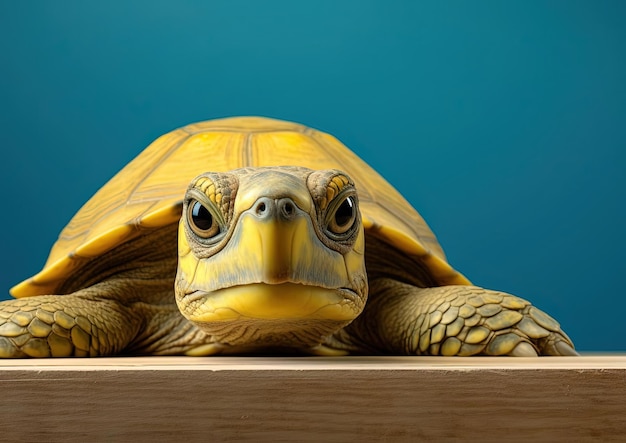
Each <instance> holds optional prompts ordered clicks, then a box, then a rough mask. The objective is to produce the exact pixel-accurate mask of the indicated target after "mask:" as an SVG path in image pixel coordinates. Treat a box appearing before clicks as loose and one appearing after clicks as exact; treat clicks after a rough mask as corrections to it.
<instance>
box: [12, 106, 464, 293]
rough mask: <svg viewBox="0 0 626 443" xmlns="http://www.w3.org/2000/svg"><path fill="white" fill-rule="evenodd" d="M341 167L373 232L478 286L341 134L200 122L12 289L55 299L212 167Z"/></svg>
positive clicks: (82, 217)
mask: <svg viewBox="0 0 626 443" xmlns="http://www.w3.org/2000/svg"><path fill="white" fill-rule="evenodd" d="M282 165H296V166H306V167H308V168H311V169H330V168H336V169H341V170H343V171H345V172H347V173H348V175H350V177H352V179H353V180H354V182H355V184H356V187H357V191H358V193H359V203H360V207H361V213H362V214H363V224H364V227H365V230H366V233H367V231H368V230H376V231H377V234H378V235H379V236H382V237H383V238H385V239H386V240H387V242H388V243H389V244H390V245H391V246H393V247H396V248H398V249H400V250H402V251H404V252H405V253H407V254H410V255H414V256H419V257H420V259H421V260H422V261H424V262H425V263H426V265H427V266H428V268H429V269H430V271H431V272H432V274H433V275H434V277H435V278H436V279H437V281H438V282H439V283H440V284H469V281H468V280H467V279H466V278H465V277H464V276H462V275H461V274H459V273H458V272H456V271H455V270H454V269H452V268H451V267H450V265H449V264H448V263H447V262H446V259H445V255H444V253H443V250H442V249H441V246H439V243H438V242H437V239H436V238H435V235H434V234H433V233H432V231H431V230H430V228H429V227H428V225H427V224H426V222H425V221H424V220H423V219H422V217H421V216H420V215H419V214H418V213H417V211H415V209H413V207H411V205H410V204H409V203H408V202H407V201H406V200H405V199H404V198H403V197H402V195H400V193H398V191H396V190H395V189H394V188H393V187H392V186H391V185H390V184H389V183H388V182H387V181H386V180H385V179H383V178H382V177H381V176H380V175H379V174H378V173H377V172H376V171H374V170H373V169H372V168H371V167H370V166H369V165H367V164H366V163H365V162H364V161H363V160H361V159H360V158H359V157H358V156H357V155H355V154H354V153H353V152H352V151H350V150H349V149H348V148H346V147H345V146H344V145H343V144H342V143H341V142H340V141H339V140H337V139H336V138H335V137H333V136H331V135H329V134H325V133H323V132H320V131H317V130H314V129H311V128H308V127H306V126H303V125H300V124H297V123H291V122H285V121H280V120H274V119H269V118H262V117H233V118H224V119H219V120H210V121H206V122H201V123H195V124H191V125H188V126H185V127H183V128H180V129H177V130H175V131H172V132H170V133H167V134H165V135H163V136H161V137H159V138H158V139H156V140H155V141H154V142H153V143H152V144H151V145H150V146H148V147H147V148H146V149H145V150H144V151H143V152H142V153H141V154H139V155H138V156H137V157H136V158H135V159H134V160H132V161H131V162H130V163H129V164H128V165H126V167H124V168H123V169H122V170H121V171H120V172H119V173H118V174H117V175H115V176H114V177H113V178H112V179H111V180H110V181H109V182H108V183H107V184H105V185H104V186H103V187H102V188H101V189H100V190H99V191H98V192H97V193H96V194H95V195H94V196H93V197H92V198H91V199H90V200H89V201H88V202H87V203H86V204H85V205H84V206H83V207H82V208H81V209H80V210H79V211H78V213H77V214H76V215H75V216H74V218H72V220H71V221H70V223H69V224H68V225H67V226H66V227H65V229H63V231H62V232H61V234H60V235H59V239H58V240H57V242H56V243H55V244H54V246H53V247H52V250H51V251H50V255H49V257H48V260H47V262H46V265H45V266H44V268H43V270H42V271H41V272H39V273H38V274H36V275H35V276H33V277H32V278H30V279H28V280H26V281H24V282H22V283H20V284H18V285H17V286H15V287H13V288H12V289H11V294H12V295H13V296H14V297H26V296H31V295H43V294H55V293H57V289H58V287H59V286H60V284H61V283H62V282H63V280H64V279H65V276H66V275H69V274H70V273H71V272H77V271H79V270H80V268H81V266H82V265H83V264H84V263H86V262H87V261H88V259H90V258H93V257H98V256H100V255H101V254H103V253H105V252H107V251H109V250H111V249H113V248H114V247H115V246H117V245H119V244H120V243H122V242H124V241H126V240H128V239H130V238H132V237H133V236H135V235H137V234H138V233H139V232H141V231H142V228H151V227H160V226H165V225H168V224H171V223H176V222H178V219H179V218H180V212H181V201H182V198H183V195H184V193H185V190H186V188H187V186H188V184H189V182H190V181H191V179H192V178H194V177H195V176H197V175H199V174H201V173H203V172H206V171H229V170H232V169H237V168H241V167H247V166H282Z"/></svg>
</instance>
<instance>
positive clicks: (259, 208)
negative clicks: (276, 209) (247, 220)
mask: <svg viewBox="0 0 626 443" xmlns="http://www.w3.org/2000/svg"><path fill="white" fill-rule="evenodd" d="M266 211H267V205H266V204H265V202H260V203H259V204H258V205H257V206H256V213H257V215H263V214H265V212H266Z"/></svg>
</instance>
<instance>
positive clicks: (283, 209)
mask: <svg viewBox="0 0 626 443" xmlns="http://www.w3.org/2000/svg"><path fill="white" fill-rule="evenodd" d="M276 205H277V206H278V213H279V214H280V217H282V218H283V219H285V220H291V219H292V218H294V217H295V215H296V204H295V203H294V202H293V200H292V199H290V198H281V199H280V200H277V201H276Z"/></svg>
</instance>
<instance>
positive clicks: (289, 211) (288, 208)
mask: <svg viewBox="0 0 626 443" xmlns="http://www.w3.org/2000/svg"><path fill="white" fill-rule="evenodd" d="M283 212H284V213H285V215H291V214H293V205H292V204H291V203H289V202H286V203H285V204H284V206H283Z"/></svg>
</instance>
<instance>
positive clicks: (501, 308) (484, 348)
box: [329, 278, 577, 356]
mask: <svg viewBox="0 0 626 443" xmlns="http://www.w3.org/2000/svg"><path fill="white" fill-rule="evenodd" d="M370 286H371V287H370V291H371V297H370V300H369V301H368V304H367V307H366V310H365V312H364V313H363V314H362V315H361V317H359V318H358V319H357V320H355V321H354V322H353V323H352V324H351V325H349V326H348V327H347V328H346V329H345V330H344V331H340V332H339V333H338V334H337V335H336V337H335V338H333V339H331V340H329V345H331V346H332V345H334V346H338V343H336V341H339V342H342V343H343V344H344V346H345V347H346V348H347V349H351V350H353V351H357V352H373V353H383V354H388V353H392V354H400V355H444V356H453V355H458V356H470V355H511V356H537V355H538V354H541V355H577V353H576V351H575V350H574V345H573V344H572V342H571V340H570V339H569V337H568V336H567V335H566V334H565V333H564V332H563V331H562V330H561V328H560V326H559V324H558V323H557V322H556V321H555V320H554V319H553V318H552V317H550V316H549V315H548V314H546V313H545V312H543V311H541V310H539V309H537V308H536V307H534V306H532V305H531V304H530V302H528V301H526V300H524V299H521V298H519V297H516V296H514V295H510V294H506V293H503V292H497V291H491V290H487V289H483V288H479V287H475V286H442V287H434V288H418V287H415V286H412V285H408V284H404V283H400V282H398V281H396V280H391V279H385V278H381V279H377V280H375V281H373V282H370ZM339 346H341V345H339Z"/></svg>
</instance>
